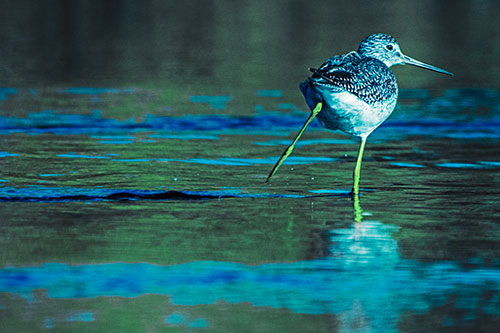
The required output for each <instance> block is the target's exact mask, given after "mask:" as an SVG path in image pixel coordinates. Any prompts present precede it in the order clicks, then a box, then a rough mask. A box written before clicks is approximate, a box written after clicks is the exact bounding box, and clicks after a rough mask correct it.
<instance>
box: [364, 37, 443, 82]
mask: <svg viewBox="0 0 500 333" xmlns="http://www.w3.org/2000/svg"><path fill="white" fill-rule="evenodd" d="M358 53H359V54H360V55H361V56H362V57H371V58H375V59H377V60H380V61H382V62H383V63H384V64H386V65H387V67H391V66H394V65H399V64H401V65H405V64H408V65H413V66H418V67H422V68H425V69H429V70H432V71H435V72H439V73H443V74H448V75H453V74H452V73H450V72H448V71H445V70H444V69H441V68H438V67H435V66H432V65H429V64H426V63H423V62H421V61H418V60H415V59H413V58H411V57H409V56H406V55H404V54H403V52H401V48H400V47H399V44H398V42H397V41H396V40H395V39H394V38H393V37H392V36H390V35H387V34H373V35H370V36H368V37H366V38H365V39H364V40H363V41H362V42H361V43H360V44H359V48H358Z"/></svg>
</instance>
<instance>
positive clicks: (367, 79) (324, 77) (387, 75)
mask: <svg viewBox="0 0 500 333" xmlns="http://www.w3.org/2000/svg"><path fill="white" fill-rule="evenodd" d="M311 71H312V72H313V75H312V77H311V80H312V81H313V82H312V83H313V84H315V85H321V86H323V87H327V88H328V90H329V91H331V92H332V93H335V92H340V91H347V92H349V93H351V94H354V95H356V96H357V97H358V98H359V99H360V100H362V101H364V102H366V103H368V104H370V105H376V104H380V103H384V102H386V101H388V100H391V99H394V95H397V85H396V78H395V77H394V75H393V74H392V72H391V70H390V69H389V67H387V66H386V65H385V64H384V63H383V62H381V61H379V60H377V59H374V58H369V57H363V58H362V57H360V56H359V55H358V54H357V53H356V52H351V53H348V54H345V55H341V56H335V57H333V58H330V59H328V60H327V61H326V62H325V63H324V64H323V65H322V66H321V67H320V68H319V69H311ZM321 90H322V91H325V89H321Z"/></svg>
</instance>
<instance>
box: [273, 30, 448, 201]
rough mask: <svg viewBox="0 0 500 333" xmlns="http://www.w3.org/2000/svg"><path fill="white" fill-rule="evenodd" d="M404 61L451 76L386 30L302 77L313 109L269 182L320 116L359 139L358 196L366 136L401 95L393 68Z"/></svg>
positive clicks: (354, 189) (355, 185) (355, 190)
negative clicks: (402, 45)
mask: <svg viewBox="0 0 500 333" xmlns="http://www.w3.org/2000/svg"><path fill="white" fill-rule="evenodd" d="M405 64H408V65H413V66H417V67H421V68H425V69H428V70H431V71H435V72H439V73H443V74H447V75H451V76H453V73H450V72H448V71H446V70H444V69H441V68H438V67H435V66H432V65H429V64H426V63H423V62H421V61H418V60H416V59H413V58H411V57H409V56H407V55H404V54H403V52H402V51H401V48H400V46H399V44H398V42H397V41H396V39H394V37H392V36H390V35H388V34H384V33H377V34H372V35H370V36H368V37H366V38H365V39H363V40H362V41H361V43H360V44H359V47H358V50H357V51H351V52H349V53H346V54H342V55H336V56H333V57H331V58H329V59H328V60H326V61H325V62H324V63H323V64H322V65H321V66H320V67H319V68H317V69H315V68H310V71H311V72H312V75H311V76H310V77H308V78H307V79H306V80H305V81H303V82H300V84H299V89H300V91H301V92H302V94H303V95H304V98H305V101H306V104H307V106H308V107H309V109H310V110H311V114H310V115H309V118H308V119H307V121H306V122H305V123H304V125H303V126H302V128H301V129H300V131H299V132H298V133H297V135H296V137H295V139H294V140H293V141H292V143H291V144H290V146H289V147H288V148H287V149H286V150H285V151H284V152H283V154H282V155H281V157H280V158H279V160H278V161H277V163H276V164H275V165H274V167H273V169H272V170H271V172H270V173H269V176H268V177H267V179H266V183H267V182H269V180H270V178H271V177H272V176H273V175H274V174H275V173H276V172H277V171H278V169H279V167H280V166H281V164H282V163H283V162H284V160H285V159H286V158H287V157H288V156H289V155H290V154H291V153H292V151H293V148H294V147H295V144H296V143H297V141H298V140H299V139H300V137H301V136H302V133H303V132H304V131H305V129H306V128H307V126H308V125H309V124H310V123H311V121H312V120H313V119H314V118H317V119H318V120H319V122H320V124H321V125H322V126H323V127H324V128H326V129H328V130H334V131H335V130H340V131H342V132H344V133H346V134H348V135H351V136H354V137H358V138H360V146H359V152H358V156H357V159H356V165H355V167H354V171H353V187H352V190H351V192H350V194H351V195H353V196H354V195H355V196H357V195H359V180H360V173H361V162H362V160H363V152H364V149H365V143H366V139H367V137H368V136H369V135H370V134H371V133H372V132H373V131H374V130H375V129H376V128H377V127H378V126H380V124H382V123H383V122H384V121H385V120H386V119H387V118H388V117H389V116H390V115H391V113H392V112H393V111H394V108H395V107H396V102H397V99H398V85H397V82H396V77H395V76H394V74H393V73H392V71H391V69H390V68H391V67H392V66H394V65H405Z"/></svg>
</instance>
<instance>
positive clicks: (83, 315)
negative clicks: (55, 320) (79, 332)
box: [66, 312, 94, 322]
mask: <svg viewBox="0 0 500 333" xmlns="http://www.w3.org/2000/svg"><path fill="white" fill-rule="evenodd" d="M66 321H70V322H72V321H85V322H91V321H94V314H93V313H92V312H78V313H74V314H72V315H70V316H68V317H67V318H66Z"/></svg>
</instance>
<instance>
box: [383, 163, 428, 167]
mask: <svg viewBox="0 0 500 333" xmlns="http://www.w3.org/2000/svg"><path fill="white" fill-rule="evenodd" d="M389 164H390V165H394V166H398V167H402V168H425V166H423V165H422V164H415V163H404V162H390V163H389Z"/></svg>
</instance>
